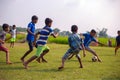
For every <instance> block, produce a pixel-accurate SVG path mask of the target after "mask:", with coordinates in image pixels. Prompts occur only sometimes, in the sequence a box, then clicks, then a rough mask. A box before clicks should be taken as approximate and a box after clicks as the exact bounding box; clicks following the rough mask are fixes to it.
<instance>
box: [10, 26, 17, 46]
mask: <svg viewBox="0 0 120 80" xmlns="http://www.w3.org/2000/svg"><path fill="white" fill-rule="evenodd" d="M11 35H12V38H11V44H10V47H12V48H13V47H14V43H15V41H16V35H17V30H16V26H15V25H13V26H12V30H11Z"/></svg>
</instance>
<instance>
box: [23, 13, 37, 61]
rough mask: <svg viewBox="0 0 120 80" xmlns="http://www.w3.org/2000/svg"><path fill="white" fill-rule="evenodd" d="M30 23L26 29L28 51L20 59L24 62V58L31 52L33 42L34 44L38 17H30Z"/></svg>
mask: <svg viewBox="0 0 120 80" xmlns="http://www.w3.org/2000/svg"><path fill="white" fill-rule="evenodd" d="M31 20H32V21H31V22H30V23H29V24H28V28H27V33H28V34H27V41H28V46H29V50H28V51H27V52H26V53H25V54H24V55H23V57H22V58H21V61H22V62H24V58H25V57H26V56H27V55H28V54H30V53H31V52H32V51H33V42H34V36H35V24H36V23H37V22H38V17H37V16H36V15H34V16H32V18H31Z"/></svg>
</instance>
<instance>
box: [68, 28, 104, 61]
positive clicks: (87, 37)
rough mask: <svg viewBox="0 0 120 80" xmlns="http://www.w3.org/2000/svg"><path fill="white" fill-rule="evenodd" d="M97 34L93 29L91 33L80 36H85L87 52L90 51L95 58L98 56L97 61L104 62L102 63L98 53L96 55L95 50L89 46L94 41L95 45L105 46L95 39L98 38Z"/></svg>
mask: <svg viewBox="0 0 120 80" xmlns="http://www.w3.org/2000/svg"><path fill="white" fill-rule="evenodd" d="M96 33H97V32H96V31H95V30H94V29H92V30H91V32H90V33H84V34H80V35H81V36H84V46H85V50H86V51H88V52H90V53H92V54H93V55H94V56H96V57H97V59H98V60H97V61H99V62H102V61H101V60H100V58H99V56H98V55H97V53H96V52H95V51H94V50H93V49H91V48H90V47H89V45H90V43H91V42H92V41H93V42H95V43H98V44H101V45H104V44H102V43H100V42H98V41H97V40H96V39H95V38H94V37H95V36H96ZM73 56H74V55H71V56H70V57H69V59H71V58H72V57H73Z"/></svg>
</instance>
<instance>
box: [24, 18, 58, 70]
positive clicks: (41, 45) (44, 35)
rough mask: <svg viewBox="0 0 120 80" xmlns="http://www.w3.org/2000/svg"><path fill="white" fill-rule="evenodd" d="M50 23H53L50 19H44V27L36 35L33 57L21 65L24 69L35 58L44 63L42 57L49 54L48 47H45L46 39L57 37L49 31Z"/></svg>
mask: <svg viewBox="0 0 120 80" xmlns="http://www.w3.org/2000/svg"><path fill="white" fill-rule="evenodd" d="M52 22H53V21H52V20H51V19H50V18H46V19H45V24H46V26H45V27H44V28H43V29H42V30H40V31H39V32H38V33H36V35H35V41H34V45H36V47H37V52H36V54H35V55H34V56H32V57H31V58H30V59H28V60H27V61H25V62H24V63H23V64H24V67H25V69H27V68H28V64H29V63H30V62H32V61H33V60H35V59H37V58H38V59H37V61H38V62H40V59H43V60H44V61H46V60H45V59H44V58H43V56H44V55H45V54H47V53H48V52H49V47H48V46H47V45H46V43H47V40H48V37H49V36H50V35H52V36H53V37H54V38H56V37H57V36H58V34H54V33H52V32H53V30H52V29H51V25H52ZM38 35H40V37H39V39H38V40H37V36H38Z"/></svg>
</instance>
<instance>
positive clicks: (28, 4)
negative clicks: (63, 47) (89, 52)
mask: <svg viewBox="0 0 120 80" xmlns="http://www.w3.org/2000/svg"><path fill="white" fill-rule="evenodd" d="M33 15H37V16H38V17H39V21H38V23H37V24H36V28H42V27H44V25H45V24H44V20H45V18H47V17H49V18H52V19H53V25H52V28H59V29H60V30H61V31H70V28H71V26H72V25H74V24H75V25H77V26H78V27H79V33H84V32H86V31H90V30H91V29H95V30H96V31H99V29H100V30H101V29H102V28H107V29H108V32H107V33H108V35H110V36H116V35H117V31H118V30H120V0H0V25H2V24H3V23H8V24H9V25H13V24H15V25H16V26H19V27H27V24H28V23H29V22H30V21H31V16H33Z"/></svg>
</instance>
